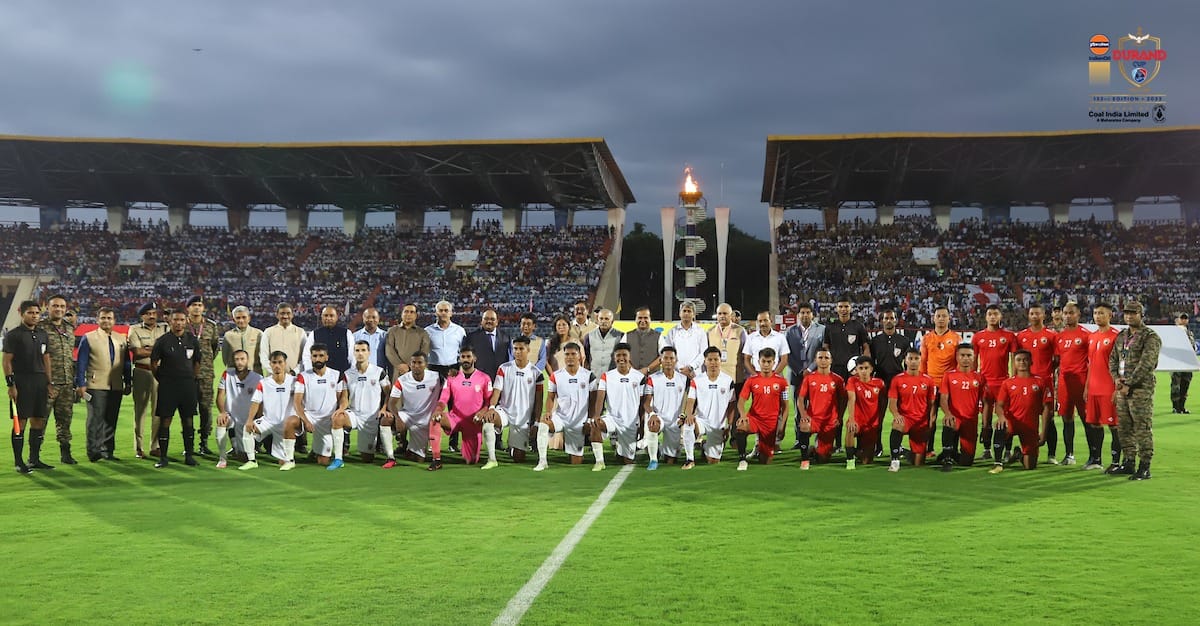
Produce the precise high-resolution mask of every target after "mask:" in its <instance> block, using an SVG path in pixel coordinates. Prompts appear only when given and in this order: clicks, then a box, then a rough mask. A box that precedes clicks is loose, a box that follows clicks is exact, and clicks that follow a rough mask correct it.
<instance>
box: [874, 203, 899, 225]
mask: <svg viewBox="0 0 1200 626" xmlns="http://www.w3.org/2000/svg"><path fill="white" fill-rule="evenodd" d="M875 213H876V214H877V215H878V216H879V225H880V226H891V225H892V224H895V223H896V205H894V204H881V205H879V206H877V207H875Z"/></svg>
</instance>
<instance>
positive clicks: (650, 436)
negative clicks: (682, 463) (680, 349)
mask: <svg viewBox="0 0 1200 626" xmlns="http://www.w3.org/2000/svg"><path fill="white" fill-rule="evenodd" d="M659 360H660V362H661V363H662V371H661V372H655V373H654V374H651V375H650V376H649V377H648V378H647V379H646V390H645V396H644V397H643V401H642V402H643V405H642V412H643V413H644V414H645V416H646V419H645V425H644V430H643V432H642V441H643V442H645V444H646V450H647V452H649V453H650V467H647V468H646V469H651V467H652V468H654V469H658V452H659V444H658V434H659V433H660V432H661V433H662V435H663V439H662V448H661V450H662V455H663V458H664V459H666V461H667V464H669V465H674V464H675V459H676V457H678V456H679V440H680V436H681V434H682V431H681V430H680V426H681V425H682V424H683V418H684V414H683V399H684V398H685V397H687V392H688V379H687V377H686V376H684V375H683V374H681V373H679V371H678V370H676V369H675V348H672V347H671V346H667V347H665V348H663V349H662V352H661V353H660V354H659Z"/></svg>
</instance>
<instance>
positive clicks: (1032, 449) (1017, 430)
mask: <svg viewBox="0 0 1200 626" xmlns="http://www.w3.org/2000/svg"><path fill="white" fill-rule="evenodd" d="M1008 437H1009V440H1010V441H1011V440H1012V439H1014V438H1016V437H1020V438H1021V454H1027V455H1030V456H1037V454H1038V447H1040V444H1039V442H1038V427H1037V423H1036V422H1019V421H1017V420H1013V419H1010V420H1008Z"/></svg>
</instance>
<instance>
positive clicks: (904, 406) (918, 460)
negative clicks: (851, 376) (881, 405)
mask: <svg viewBox="0 0 1200 626" xmlns="http://www.w3.org/2000/svg"><path fill="white" fill-rule="evenodd" d="M920 371H921V351H920V350H917V349H916V348H910V349H909V350H908V352H907V353H906V354H905V355H904V373H902V374H897V375H896V377H895V378H893V379H892V383H891V384H890V385H888V410H890V411H891V412H892V435H891V442H890V443H891V450H892V462H891V464H890V465H889V466H888V471H889V472H898V471H900V453H901V451H902V450H903V448H901V447H900V445H901V443H902V442H903V441H904V436H905V435H908V445H909V446H910V447H911V448H912V452H913V465H917V466H921V465H925V450H926V448H927V446H928V444H929V428H930V421H931V420H932V418H933V414H934V412H935V411H936V410H937V405H936V404H934V401H933V397H934V396H935V395H937V384H936V383H934V382H933V379H932V378H930V377H929V376H927V375H925V374H921V373H920Z"/></svg>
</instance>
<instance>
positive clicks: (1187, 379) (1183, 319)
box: [1171, 313, 1196, 413]
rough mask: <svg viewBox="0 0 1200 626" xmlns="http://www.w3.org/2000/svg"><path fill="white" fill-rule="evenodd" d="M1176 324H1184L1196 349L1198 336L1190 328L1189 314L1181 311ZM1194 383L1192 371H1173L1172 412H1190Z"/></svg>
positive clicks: (1191, 344)
mask: <svg viewBox="0 0 1200 626" xmlns="http://www.w3.org/2000/svg"><path fill="white" fill-rule="evenodd" d="M1175 325H1176V326H1182V327H1183V330H1184V332H1186V333H1187V337H1188V345H1189V346H1191V348H1192V350H1195V349H1196V337H1195V335H1193V334H1192V329H1190V328H1188V314H1187V313H1180V314H1179V315H1178V316H1176V317H1175ZM1191 384H1192V373H1191V372H1171V412H1172V413H1190V411H1188V410H1187V407H1186V406H1184V405H1185V404H1186V403H1187V392H1188V387H1190V386H1191Z"/></svg>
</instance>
